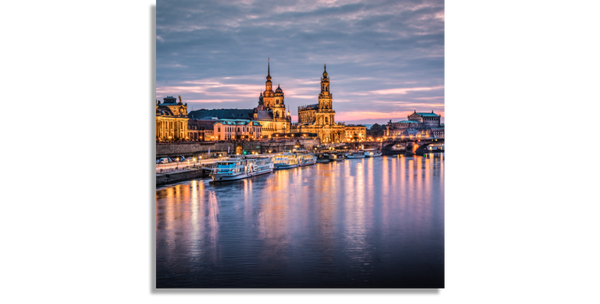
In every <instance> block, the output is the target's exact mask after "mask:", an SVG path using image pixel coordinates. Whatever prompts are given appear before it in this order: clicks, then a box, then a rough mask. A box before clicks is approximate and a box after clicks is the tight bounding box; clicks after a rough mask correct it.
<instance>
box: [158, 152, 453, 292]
mask: <svg viewBox="0 0 600 304" xmlns="http://www.w3.org/2000/svg"><path fill="white" fill-rule="evenodd" d="M156 207H157V209H156V286H157V287H158V288H221V287H236V288H250V287H259V288H278V287H285V288H294V287H311V288H321V287H323V288H339V287H353V288H358V287H369V288H377V287H380V288H385V287H395V288H399V287H407V288H416V287H430V288H435V287H443V286H444V154H427V155H425V156H415V157H405V156H384V157H378V158H367V159H350V160H344V161H342V162H334V163H324V164H316V165H314V166H309V167H302V168H295V169H289V170H282V171H275V172H274V173H273V174H268V175H264V176H259V177H254V178H251V179H245V180H241V181H236V182H228V183H223V184H213V183H212V182H211V181H210V179H198V180H192V181H187V182H183V183H179V184H173V185H167V186H164V187H159V188H158V189H157V190H156Z"/></svg>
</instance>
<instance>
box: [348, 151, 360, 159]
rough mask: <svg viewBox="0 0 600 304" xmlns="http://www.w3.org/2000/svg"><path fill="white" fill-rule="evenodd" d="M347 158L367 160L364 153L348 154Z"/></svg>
mask: <svg viewBox="0 0 600 304" xmlns="http://www.w3.org/2000/svg"><path fill="white" fill-rule="evenodd" d="M345 156H346V158H348V159H353V158H365V152H362V151H356V152H350V153H346V155H345Z"/></svg>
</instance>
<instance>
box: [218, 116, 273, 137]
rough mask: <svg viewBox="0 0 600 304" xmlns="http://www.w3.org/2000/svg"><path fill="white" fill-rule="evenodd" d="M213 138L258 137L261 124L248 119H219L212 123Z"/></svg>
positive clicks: (260, 131) (260, 133) (260, 132)
mask: <svg viewBox="0 0 600 304" xmlns="http://www.w3.org/2000/svg"><path fill="white" fill-rule="evenodd" d="M213 130H214V136H215V140H231V139H258V138H260V137H261V136H262V125H261V124H260V123H259V122H257V121H253V120H248V119H219V120H218V121H216V122H215V124H214V128H213Z"/></svg>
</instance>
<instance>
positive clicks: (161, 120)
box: [156, 96, 189, 142]
mask: <svg viewBox="0 0 600 304" xmlns="http://www.w3.org/2000/svg"><path fill="white" fill-rule="evenodd" d="M188 136H189V135H188V117H187V103H186V104H184V103H183V102H182V101H181V96H179V102H177V100H176V99H175V98H174V97H173V96H167V97H165V98H163V103H161V102H160V101H158V100H157V101H156V141H157V142H169V141H186V140H188V139H189V137H188Z"/></svg>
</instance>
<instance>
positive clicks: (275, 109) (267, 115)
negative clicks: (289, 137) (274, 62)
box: [252, 60, 292, 137]
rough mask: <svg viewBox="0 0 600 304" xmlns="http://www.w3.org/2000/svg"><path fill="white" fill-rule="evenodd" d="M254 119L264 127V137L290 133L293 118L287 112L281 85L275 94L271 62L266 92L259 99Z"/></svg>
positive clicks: (268, 65) (268, 68) (269, 62)
mask: <svg viewBox="0 0 600 304" xmlns="http://www.w3.org/2000/svg"><path fill="white" fill-rule="evenodd" d="M252 118H253V119H254V120H256V121H258V122H259V123H260V125H261V126H262V134H263V136H267V137H270V136H272V135H273V134H275V133H290V127H291V124H292V116H291V115H290V112H289V111H288V112H287V113H286V112H285V96H284V94H283V90H282V89H281V86H280V85H277V89H276V90H275V92H273V83H272V82H271V61H270V60H269V61H268V64H267V81H266V82H265V91H264V92H262V93H260V96H259V97H258V107H256V108H254V113H253V116H252Z"/></svg>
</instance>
